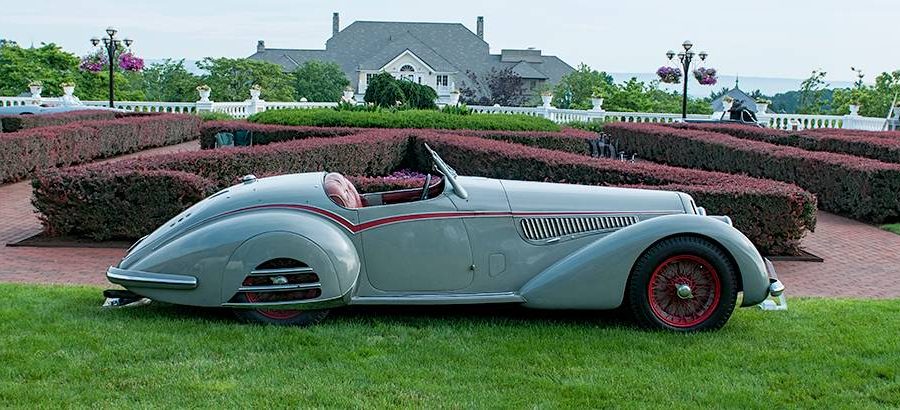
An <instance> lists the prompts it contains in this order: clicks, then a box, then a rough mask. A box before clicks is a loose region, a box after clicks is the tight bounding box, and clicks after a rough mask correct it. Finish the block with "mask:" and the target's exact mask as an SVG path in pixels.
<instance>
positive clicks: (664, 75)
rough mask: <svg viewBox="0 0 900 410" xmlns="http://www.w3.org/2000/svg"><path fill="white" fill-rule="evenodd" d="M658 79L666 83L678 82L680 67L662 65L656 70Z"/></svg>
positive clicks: (679, 80) (679, 79)
mask: <svg viewBox="0 0 900 410" xmlns="http://www.w3.org/2000/svg"><path fill="white" fill-rule="evenodd" d="M656 75H657V76H659V81H662V82H664V83H667V84H678V83H680V82H681V69H680V68H675V67H669V66H662V67H660V68H659V69H657V70H656Z"/></svg>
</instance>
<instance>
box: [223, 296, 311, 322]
mask: <svg viewBox="0 0 900 410" xmlns="http://www.w3.org/2000/svg"><path fill="white" fill-rule="evenodd" d="M238 300H239V301H241V302H249V301H248V300H247V298H246V296H245V295H244V294H242V295H239V296H238ZM234 314H235V316H237V317H238V319H240V320H241V321H243V322H246V323H257V324H264V325H276V326H312V325H315V324H317V323H319V322H321V321H322V319H325V317H326V316H328V309H318V310H266V309H234Z"/></svg>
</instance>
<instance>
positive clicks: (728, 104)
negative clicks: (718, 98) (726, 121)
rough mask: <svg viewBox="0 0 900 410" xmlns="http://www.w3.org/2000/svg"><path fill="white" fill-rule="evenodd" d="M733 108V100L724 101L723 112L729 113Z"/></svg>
mask: <svg viewBox="0 0 900 410" xmlns="http://www.w3.org/2000/svg"><path fill="white" fill-rule="evenodd" d="M732 106H734V100H731V101H726V100H722V111H724V112H728V110H730V109H731V107H732Z"/></svg>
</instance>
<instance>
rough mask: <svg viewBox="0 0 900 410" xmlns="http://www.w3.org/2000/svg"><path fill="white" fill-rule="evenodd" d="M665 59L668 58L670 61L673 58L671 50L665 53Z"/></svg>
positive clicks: (673, 53) (673, 54)
mask: <svg viewBox="0 0 900 410" xmlns="http://www.w3.org/2000/svg"><path fill="white" fill-rule="evenodd" d="M666 57H669V60H671V59H672V58H673V57H675V52H674V51H672V50H669V51H666Z"/></svg>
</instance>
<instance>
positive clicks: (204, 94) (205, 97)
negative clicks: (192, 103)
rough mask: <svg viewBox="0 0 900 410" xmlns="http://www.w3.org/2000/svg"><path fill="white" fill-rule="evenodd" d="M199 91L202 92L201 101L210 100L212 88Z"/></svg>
mask: <svg viewBox="0 0 900 410" xmlns="http://www.w3.org/2000/svg"><path fill="white" fill-rule="evenodd" d="M197 92H198V93H200V101H201V102H207V101H209V93H211V92H212V90H209V89H206V90H202V89H201V90H197Z"/></svg>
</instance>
